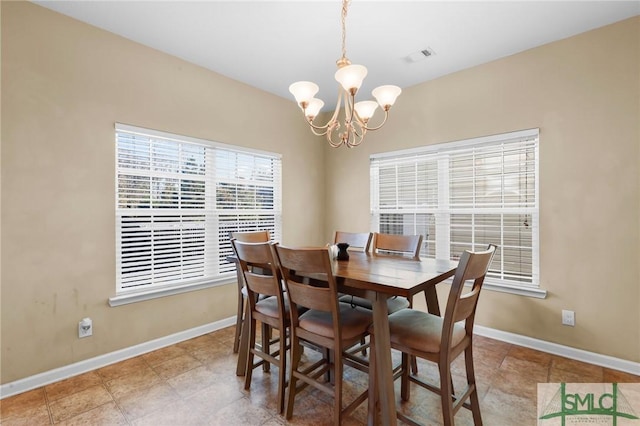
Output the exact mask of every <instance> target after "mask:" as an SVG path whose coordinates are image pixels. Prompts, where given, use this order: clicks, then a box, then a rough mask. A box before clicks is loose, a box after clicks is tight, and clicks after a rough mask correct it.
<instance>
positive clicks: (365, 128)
mask: <svg viewBox="0 0 640 426" xmlns="http://www.w3.org/2000/svg"><path fill="white" fill-rule="evenodd" d="M387 117H389V110H385V111H384V119H383V120H382V123H380V124H379V125H377V126H376V127H368V126H367V125H366V124H364V123H363V124H362V128H363V129H364V130H371V131H372V132H373V131H375V130H378V129H379V128H381V127H382V126H384V123H386V122H387Z"/></svg>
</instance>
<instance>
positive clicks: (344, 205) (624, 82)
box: [325, 17, 640, 362]
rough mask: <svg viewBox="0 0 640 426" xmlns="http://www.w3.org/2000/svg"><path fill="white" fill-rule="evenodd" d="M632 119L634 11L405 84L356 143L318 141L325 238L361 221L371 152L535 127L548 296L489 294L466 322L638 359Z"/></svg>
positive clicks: (636, 74) (639, 145)
mask: <svg viewBox="0 0 640 426" xmlns="http://www.w3.org/2000/svg"><path fill="white" fill-rule="evenodd" d="M425 66H428V65H427V64H425ZM639 123H640V18H638V17H636V18H633V19H629V20H626V21H623V22H621V23H617V24H614V25H611V26H607V27H603V28H601V29H597V30H594V31H591V32H588V33H584V34H582V35H578V36H576V37H572V38H569V39H566V40H562V41H559V42H556V43H552V44H549V45H546V46H542V47H539V48H536V49H532V50H529V51H526V52H523V53H520V54H517V55H514V56H511V57H508V58H504V59H502V60H498V61H495V62H491V63H488V64H485V65H481V66H478V67H475V68H472V69H469V70H465V71H462V72H459V73H456V74H452V75H449V76H446V77H443V78H440V79H437V80H435V81H431V82H427V83H424V84H420V85H417V86H414V87H411V88H408V89H406V90H404V91H403V93H402V95H401V96H400V98H399V99H398V101H397V103H396V106H394V108H393V109H392V110H391V117H390V119H389V121H388V123H387V124H386V125H385V127H384V128H382V129H381V130H379V131H378V132H376V133H370V134H369V135H368V136H367V139H366V140H365V142H364V143H363V144H362V145H361V146H360V147H358V148H357V149H352V150H346V149H340V150H330V149H327V151H328V153H327V171H328V173H327V182H326V186H327V188H328V190H327V219H326V221H327V228H326V230H325V231H326V235H327V237H325V238H328V236H329V235H331V234H332V232H333V230H334V229H338V228H340V229H343V228H344V229H362V230H367V227H368V223H369V211H368V205H369V192H368V180H369V169H368V167H369V155H370V154H372V153H379V152H385V151H392V150H398V149H404V148H411V147H417V146H422V145H429V144H433V143H438V142H447V141H455V140H460V139H467V138H473V137H478V136H485V135H491V134H496V133H502V132H509V131H514V130H521V129H528V128H535V127H538V128H540V276H541V286H542V288H544V289H546V290H547V291H548V297H547V298H546V299H545V300H538V299H533V298H528V297H522V296H515V295H509V294H504V293H497V292H491V291H487V292H485V293H484V294H483V296H482V297H481V300H480V305H479V311H478V316H477V323H478V324H480V325H484V326H487V327H492V328H496V329H499V330H504V331H508V332H513V333H518V334H522V335H525V336H530V337H534V338H538V339H543V340H546V341H550V342H556V343H560V344H563V345H568V346H572V347H576V348H580V349H585V350H588V351H593V352H597V353H601V354H606V355H611V356H614V357H619V358H623V359H626V360H631V361H635V362H640V269H639V268H640V267H639V264H640V262H639V259H640V245H639V241H640V226H639V225H640V172H639V169H640V130H639V126H640V124H639ZM356 183H358V184H356ZM356 185H357V186H356ZM355 188H358V190H355ZM562 309H571V310H574V311H575V312H576V322H577V325H576V327H567V326H562V325H561V316H560V312H561V310H562Z"/></svg>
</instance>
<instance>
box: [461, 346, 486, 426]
mask: <svg viewBox="0 0 640 426" xmlns="http://www.w3.org/2000/svg"><path fill="white" fill-rule="evenodd" d="M472 351H473V349H472V345H471V344H470V345H469V347H468V348H467V349H465V351H464V363H465V370H466V371H467V385H468V386H469V388H471V389H473V390H472V391H471V395H469V400H470V401H469V402H470V403H471V414H473V424H474V425H475V426H482V416H481V415H480V400H479V398H478V387H477V385H476V376H475V370H474V368H473V352H472Z"/></svg>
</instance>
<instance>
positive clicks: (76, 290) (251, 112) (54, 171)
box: [1, 2, 324, 383]
mask: <svg viewBox="0 0 640 426" xmlns="http://www.w3.org/2000/svg"><path fill="white" fill-rule="evenodd" d="M1 7H2V124H3V126H2V154H3V156H2V169H1V170H2V231H3V232H2V266H3V268H2V288H1V293H2V306H1V310H2V317H1V321H2V354H1V356H2V362H1V364H2V370H1V374H2V379H1V381H2V383H7V382H11V381H14V380H17V379H21V378H24V377H27V376H30V375H33V374H37V373H40V372H43V371H47V370H50V369H53V368H56V367H61V366H64V365H68V364H71V363H74V362H77V361H80V360H83V359H87V358H91V357H94V356H97V355H101V354H105V353H108V352H111V351H114V350H118V349H121V348H125V347H128V346H131V345H135V344H138V343H142V342H145V341H149V340H152V339H156V338H159V337H162V336H165V335H169V334H172V333H175V332H178V331H182V330H185V329H189V328H192V327H196V326H199V325H203V324H208V323H211V322H213V321H217V320H220V319H224V318H227V317H230V316H233V315H234V314H235V306H236V303H235V289H234V285H227V286H223V287H217V288H212V289H207V290H202V291H197V292H191V293H187V294H182V295H178V296H172V297H166V298H162V299H156V300H152V301H147V302H141V303H135V304H130V305H126V306H121V307H115V308H111V307H109V306H108V304H107V299H108V298H109V297H110V296H113V295H114V293H115V213H114V208H115V207H114V200H115V195H114V194H115V192H114V191H115V190H114V184H115V175H114V170H115V163H114V123H115V122H121V123H127V124H133V125H137V126H141V127H147V128H152V129H159V130H163V131H167V132H171V133H178V134H184V135H188V136H193V137H198V138H203V139H209V140H214V141H220V142H224V143H229V144H235V145H240V146H246V147H252V148H258V149H263V150H269V151H273V152H279V153H281V154H282V155H283V189H284V194H283V199H284V202H283V221H284V223H285V224H286V227H285V229H284V232H283V234H284V235H283V242H286V243H289V244H303V243H305V244H306V243H309V242H313V243H318V244H319V243H322V242H323V238H322V234H323V230H324V222H323V214H322V212H321V211H320V209H321V208H322V201H323V199H324V164H323V156H324V150H323V147H322V145H321V144H319V143H314V142H315V139H312V137H311V136H310V135H309V132H308V129H307V127H306V125H305V124H304V122H303V121H302V120H301V119H300V117H299V110H298V109H297V108H296V107H295V104H293V103H292V102H291V101H288V100H285V99H282V98H279V97H276V96H273V95H270V94H266V93H264V92H261V91H258V90H256V89H253V88H251V87H249V86H246V85H243V84H240V83H238V82H236V81H233V80H230V79H227V78H225V77H222V76H220V75H217V74H214V73H212V72H210V71H207V70H205V69H203V68H199V67H197V66H194V65H191V64H189V63H186V62H184V61H181V60H179V59H177V58H174V57H171V56H168V55H165V54H162V53H160V52H157V51H155V50H152V49H149V48H146V47H143V46H141V45H138V44H136V43H133V42H131V41H128V40H125V39H123V38H120V37H117V36H114V35H113V34H110V33H107V32H105V31H102V30H99V29H97V28H94V27H91V26H88V25H85V24H82V23H80V22H78V21H74V20H72V19H69V18H67V17H64V16H62V15H59V14H57V13H54V12H51V11H49V10H47V9H44V8H41V7H39V6H36V5H34V4H31V3H26V2H24V3H23V2H18V3H15V2H2V6H1ZM301 206H305V209H304V211H305V213H304V215H303V214H300V211H301V209H300V207H301ZM86 316H90V317H91V318H92V319H93V323H94V335H93V337H91V338H87V339H82V340H80V339H78V336H77V323H78V321H79V320H80V319H82V318H83V317H86Z"/></svg>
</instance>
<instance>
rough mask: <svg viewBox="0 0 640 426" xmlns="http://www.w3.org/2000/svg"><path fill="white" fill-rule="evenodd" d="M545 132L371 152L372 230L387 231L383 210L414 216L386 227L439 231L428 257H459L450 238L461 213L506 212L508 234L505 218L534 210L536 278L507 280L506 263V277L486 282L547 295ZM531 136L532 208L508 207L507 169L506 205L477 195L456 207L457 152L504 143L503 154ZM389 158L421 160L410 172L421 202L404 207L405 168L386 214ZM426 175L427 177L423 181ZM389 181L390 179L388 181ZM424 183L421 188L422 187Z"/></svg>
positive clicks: (394, 180)
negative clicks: (543, 261) (543, 279)
mask: <svg viewBox="0 0 640 426" xmlns="http://www.w3.org/2000/svg"><path fill="white" fill-rule="evenodd" d="M539 136H540V132H539V129H537V128H534V129H526V130H521V131H515V132H508V133H503V134H497V135H490V136H484V137H478V138H472V139H465V140H460V141H454V142H445V143H439V144H433V145H426V146H421V147H417V148H411V149H406V150H399V151H389V152H384V153H378V154H372V155H371V156H370V187H371V188H370V190H371V197H370V200H371V206H370V207H371V208H370V215H371V229H373V230H376V231H378V232H382V231H380V229H381V221H380V216H381V215H382V214H387V215H403V214H408V215H413V216H414V217H413V218H412V219H411V220H410V221H409V222H406V220H403V221H401V222H398V223H393V221H392V222H391V223H383V225H385V226H387V227H389V229H392V228H394V227H396V228H398V229H399V227H405V231H404V233H423V234H424V232H422V230H426V229H428V230H431V229H433V233H434V234H435V235H434V236H431V235H429V236H428V237H427V238H425V241H423V253H422V255H423V256H424V255H425V250H426V251H427V252H428V253H429V254H426V255H427V256H428V257H434V258H438V259H440V258H447V257H448V258H455V256H456V254H455V253H450V251H451V246H452V244H453V243H452V242H451V240H450V238H451V234H452V229H455V227H453V228H452V221H451V218H452V217H453V216H454V215H455V214H460V213H462V214H467V215H469V216H470V217H474V218H475V217H476V216H478V215H482V214H485V215H489V216H491V215H493V216H496V215H500V218H501V221H500V228H499V232H500V235H501V236H504V235H505V233H506V232H507V231H505V223H504V222H503V219H504V218H505V216H506V215H513V214H528V215H530V217H531V224H530V225H531V227H532V231H531V275H530V280H531V282H530V283H529V282H518V281H517V279H514V280H509V279H504V278H505V277H506V276H505V269H504V268H503V267H502V266H501V268H500V270H499V274H500V277H502V278H499V277H492V276H487V278H486V279H485V284H484V285H485V288H488V289H491V290H495V291H501V292H507V293H512V294H519V295H524V296H531V297H536V298H545V297H546V290H544V289H542V288H541V287H540V273H539V272H540V266H539V262H540V245H539V235H540V223H539V217H540V215H539V207H540V202H539V199H540V198H539V162H540V158H539V146H540V138H539ZM530 140H533V142H530V143H529V145H532V146H528V149H531V150H532V152H533V154H534V157H535V158H534V159H533V176H534V182H533V183H532V184H533V186H534V188H533V194H531V195H532V196H533V200H534V203H533V205H532V206H527V207H523V206H521V205H519V206H516V207H514V206H510V205H506V203H505V202H504V200H505V192H506V191H505V189H504V188H505V183H504V182H505V176H507V174H506V173H505V172H504V169H503V170H502V172H501V174H500V179H501V181H500V182H501V190H502V193H501V194H502V195H501V197H502V198H501V199H502V205H501V206H494V207H492V208H486V207H483V206H482V204H481V203H476V201H475V198H474V200H473V202H472V205H471V206H468V207H467V208H460V206H457V207H456V206H455V204H451V198H450V197H451V194H450V189H451V182H450V174H451V170H452V169H450V165H448V164H447V163H448V161H449V159H450V158H456V156H458V155H460V153H461V152H465V151H467V150H471V151H472V152H474V154H475V152H476V150H478V151H482V150H487V151H491V150H492V149H493V150H495V149H496V147H501V148H499V150H500V152H505V151H506V150H508V149H510V148H511V146H509V145H508V144H509V143H513V144H515V143H520V144H523V143H524V144H527V142H526V141H530ZM512 146H513V145H512ZM505 147H507V148H505ZM483 152H484V151H483ZM522 152H526V150H525V149H524V148H523V149H522ZM521 155H522V154H521ZM473 158H475V157H473ZM428 161H431V163H434V164H436V165H437V166H436V167H431V168H429V167H427V162H428ZM385 162H386V163H388V167H390V166H391V164H394V162H395V164H396V165H397V166H398V167H400V166H403V165H405V164H407V165H409V166H410V165H411V164H415V172H409V176H410V175H411V173H414V174H415V177H416V179H415V182H414V183H415V185H416V187H415V191H416V195H415V197H416V201H415V203H414V205H412V206H411V205H407V207H406V210H402V208H401V207H400V204H401V202H400V198H401V195H400V193H401V186H399V183H400V180H401V175H400V174H398V173H400V172H397V175H396V176H395V177H393V176H392V177H391V184H390V185H391V186H393V185H395V189H394V188H392V189H390V191H391V192H388V193H386V194H391V196H392V197H394V196H395V197H396V207H395V208H394V207H389V208H388V209H386V210H387V211H386V212H385V208H384V205H383V203H384V202H385V201H384V200H383V201H381V200H380V197H382V198H384V197H385V195H384V194H383V195H381V194H382V192H381V191H383V190H385V189H387V190H389V189H388V187H387V188H385V186H384V185H385V184H384V183H381V180H382V181H383V180H384V179H385V178H384V176H382V177H381V176H380V169H381V167H380V166H381V165H384V163H385ZM505 163H506V161H505V160H503V163H502V166H503V167H504V164H505ZM418 165H422V166H424V167H423V169H420V170H418V168H419V167H418ZM477 170H478V167H477V166H476V165H475V164H474V165H473V167H472V173H473V175H474V176H475V174H476V173H477ZM525 173H527V172H525ZM530 173H531V171H529V174H530ZM420 177H422V179H421V178H420ZM409 180H410V178H409ZM434 183H435V185H436V190H435V194H434V190H433V189H430V188H429V186H431V187H433V185H434ZM387 184H389V183H388V182H387ZM381 185H382V186H381ZM419 186H420V188H421V189H419V188H418V187H419ZM419 191H421V192H420V194H418V192H419ZM473 191H475V190H473ZM473 191H472V193H473V195H474V196H475V192H473ZM408 193H409V194H411V190H409V192H408ZM451 193H453V191H451ZM394 194H395V195H394ZM420 197H422V198H420ZM418 198H420V200H419V201H418ZM529 198H530V197H529ZM392 204H393V203H392ZM409 204H411V203H409ZM525 204H526V203H525ZM525 211H526V213H525ZM429 216H431V219H432V220H431V222H434V223H436V224H430V223H429V222H430V220H429ZM445 216H446V219H445V220H444V221H443V219H442V218H443V217H445ZM443 223H444V224H443ZM406 226H408V227H412V226H413V228H414V229H413V231H411V230H407V229H406ZM474 226H475V225H472V228H471V232H472V234H473V232H476V230H477V228H475V227H474ZM445 234H446V235H445ZM472 238H475V237H473V236H472ZM471 243H473V241H471V242H468V244H469V245H471ZM465 244H466V242H465ZM499 244H500V242H498V245H499ZM479 246H480V243H477V244H476V246H475V248H476V249H478V248H479ZM500 260H501V261H502V257H501V256H500ZM506 278H508V277H506Z"/></svg>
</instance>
